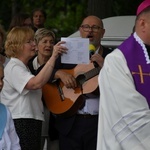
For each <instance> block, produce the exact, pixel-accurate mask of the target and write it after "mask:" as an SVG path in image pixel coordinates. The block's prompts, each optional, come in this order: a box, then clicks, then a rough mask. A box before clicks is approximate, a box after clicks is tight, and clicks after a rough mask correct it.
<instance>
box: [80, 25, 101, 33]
mask: <svg viewBox="0 0 150 150" xmlns="http://www.w3.org/2000/svg"><path fill="white" fill-rule="evenodd" d="M80 27H81V28H82V29H83V31H85V32H89V31H90V29H91V30H92V31H93V32H98V31H99V29H103V28H102V27H99V26H96V25H94V26H92V27H90V26H89V25H81V26H80Z"/></svg>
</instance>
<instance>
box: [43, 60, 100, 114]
mask: <svg viewBox="0 0 150 150" xmlns="http://www.w3.org/2000/svg"><path fill="white" fill-rule="evenodd" d="M92 69H95V67H94V65H93V63H90V64H80V65H77V66H76V67H75V68H73V69H69V70H64V69H63V71H65V72H67V73H69V74H72V75H73V76H74V77H75V78H76V79H78V77H79V76H81V78H82V75H84V74H85V73H86V72H88V71H90V70H92ZM83 80H84V83H82V85H79V86H78V87H76V88H75V89H69V88H66V87H65V86H64V84H63V83H62V82H61V81H60V80H59V79H58V80H56V81H55V82H53V83H51V84H49V83H47V84H46V85H44V86H43V88H42V90H43V97H44V101H45V104H46V106H47V108H48V109H49V110H50V111H51V112H52V113H54V114H56V115H63V116H70V115H72V114H74V113H76V111H77V110H78V109H79V108H80V107H81V105H82V103H83V101H84V100H83V97H82V94H88V93H92V92H94V91H95V90H96V89H97V87H98V74H97V75H94V77H92V78H90V79H88V80H87V81H85V78H84V76H83Z"/></svg>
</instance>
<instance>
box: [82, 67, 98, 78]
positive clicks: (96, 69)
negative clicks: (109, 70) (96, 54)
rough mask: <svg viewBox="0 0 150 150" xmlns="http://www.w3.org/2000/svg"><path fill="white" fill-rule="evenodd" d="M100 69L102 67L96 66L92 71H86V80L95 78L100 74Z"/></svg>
mask: <svg viewBox="0 0 150 150" xmlns="http://www.w3.org/2000/svg"><path fill="white" fill-rule="evenodd" d="M100 69H101V67H96V68H93V69H91V70H90V71H88V72H86V73H85V74H84V75H85V81H87V80H89V79H91V78H93V77H94V76H96V75H98V74H99V71H100Z"/></svg>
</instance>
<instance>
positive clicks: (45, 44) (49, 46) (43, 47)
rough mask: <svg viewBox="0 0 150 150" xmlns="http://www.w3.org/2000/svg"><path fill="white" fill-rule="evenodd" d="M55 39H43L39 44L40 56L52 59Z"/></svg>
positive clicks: (47, 37) (48, 37)
mask: <svg viewBox="0 0 150 150" xmlns="http://www.w3.org/2000/svg"><path fill="white" fill-rule="evenodd" d="M53 46H54V39H53V37H52V36H46V37H43V38H42V39H41V40H40V41H39V43H38V44H37V50H38V55H41V56H42V57H50V56H51V55H52V51H53Z"/></svg>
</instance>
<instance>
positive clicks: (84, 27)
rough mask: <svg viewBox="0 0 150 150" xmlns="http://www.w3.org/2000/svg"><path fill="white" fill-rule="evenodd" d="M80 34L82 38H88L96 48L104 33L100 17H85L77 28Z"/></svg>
mask: <svg viewBox="0 0 150 150" xmlns="http://www.w3.org/2000/svg"><path fill="white" fill-rule="evenodd" d="M79 31H80V36H81V37H82V38H89V41H90V43H91V44H93V45H94V46H95V47H96V49H97V48H98V47H100V44H101V38H103V35H104V33H105V29H104V25H103V22H102V20H101V19H100V18H98V17H96V16H88V17H86V18H85V19H84V20H83V21H82V23H81V25H80V28H79Z"/></svg>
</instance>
